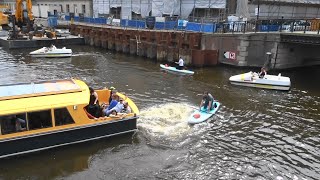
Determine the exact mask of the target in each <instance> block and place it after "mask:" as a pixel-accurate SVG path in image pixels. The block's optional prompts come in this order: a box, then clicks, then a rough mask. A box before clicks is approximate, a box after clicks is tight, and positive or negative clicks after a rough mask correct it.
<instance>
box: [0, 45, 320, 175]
mask: <svg viewBox="0 0 320 180" xmlns="http://www.w3.org/2000/svg"><path fill="white" fill-rule="evenodd" d="M72 49H73V51H74V53H75V56H73V57H71V58H61V59H59V58H58V59H42V58H31V57H28V56H27V54H28V53H29V52H30V51H31V50H34V49H24V50H21V49H19V50H11V51H6V50H3V49H0V83H1V84H6V83H16V82H30V81H37V80H52V79H65V78H71V77H75V78H80V79H82V80H84V81H85V82H87V83H88V84H89V85H90V86H92V87H94V88H103V87H110V86H114V87H116V88H117V89H118V91H120V92H125V93H126V94H127V95H128V96H129V97H130V98H132V99H133V100H134V102H135V103H136V104H137V106H138V107H139V109H140V111H141V114H140V118H139V119H138V124H137V125H138V131H137V133H135V134H134V135H123V136H118V137H113V138H108V139H103V140H99V141H94V142H89V143H84V144H78V145H74V146H68V147H62V148H57V149H52V150H48V151H44V152H37V153H33V154H30V155H26V156H21V157H14V158H10V159H4V160H3V159H2V160H0V162H1V163H0V179H320V151H319V148H320V145H319V141H320V109H319V107H320V83H319V82H320V81H319V79H320V78H319V77H320V68H319V66H318V67H310V68H298V69H292V70H286V71H281V73H282V75H284V76H289V77H290V78H291V82H292V88H291V90H290V91H288V92H282V91H273V90H262V89H255V88H246V87H239V86H233V85H231V84H230V83H229V82H228V78H229V77H230V76H232V75H235V74H239V73H243V72H247V71H250V70H253V71H258V69H249V68H239V67H231V66H226V65H219V66H216V67H210V68H193V70H194V71H195V74H194V75H193V76H184V75H179V74H173V73H169V72H165V71H161V70H160V68H159V63H158V62H155V61H154V60H150V59H145V58H142V57H136V56H128V55H123V54H117V53H114V52H110V51H107V50H103V49H96V48H93V47H89V46H73V47H72ZM269 73H271V74H272V73H274V74H278V73H279V72H275V71H274V72H272V71H271V72H269ZM204 90H207V91H210V92H211V93H212V94H213V95H214V97H215V99H216V100H218V101H219V102H221V107H220V109H219V111H218V113H217V114H216V115H215V116H214V117H212V118H210V119H209V120H208V121H207V122H204V123H201V124H197V125H194V126H189V125H188V124H187V118H188V116H189V115H190V114H191V112H192V111H193V107H194V106H198V105H199V102H200V99H201V97H200V96H199V95H198V94H201V93H202V92H203V91H204Z"/></svg>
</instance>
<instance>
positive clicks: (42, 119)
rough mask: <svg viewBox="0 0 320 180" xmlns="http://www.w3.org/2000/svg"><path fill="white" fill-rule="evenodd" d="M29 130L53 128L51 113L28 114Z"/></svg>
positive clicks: (47, 111) (48, 111)
mask: <svg viewBox="0 0 320 180" xmlns="http://www.w3.org/2000/svg"><path fill="white" fill-rule="evenodd" d="M28 122H29V129H30V130H32V129H40V128H47V127H52V118H51V111H50V110H44V111H37V112H29V113H28Z"/></svg>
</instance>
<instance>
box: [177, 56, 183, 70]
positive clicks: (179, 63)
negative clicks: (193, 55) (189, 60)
mask: <svg viewBox="0 0 320 180" xmlns="http://www.w3.org/2000/svg"><path fill="white" fill-rule="evenodd" d="M176 64H178V66H177V67H176V69H179V70H183V69H184V61H183V59H182V57H180V59H179V61H178V62H176Z"/></svg>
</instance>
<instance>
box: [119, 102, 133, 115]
mask: <svg viewBox="0 0 320 180" xmlns="http://www.w3.org/2000/svg"><path fill="white" fill-rule="evenodd" d="M121 113H127V114H128V113H131V108H130V106H129V104H128V102H127V101H124V102H123V109H122V110H121Z"/></svg>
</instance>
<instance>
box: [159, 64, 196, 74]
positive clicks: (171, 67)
mask: <svg viewBox="0 0 320 180" xmlns="http://www.w3.org/2000/svg"><path fill="white" fill-rule="evenodd" d="M160 67H161V68H162V69H165V70H169V71H173V72H178V73H183V74H191V75H192V74H194V72H193V71H190V70H187V69H183V70H179V69H177V68H176V67H173V66H168V65H164V64H160Z"/></svg>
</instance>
